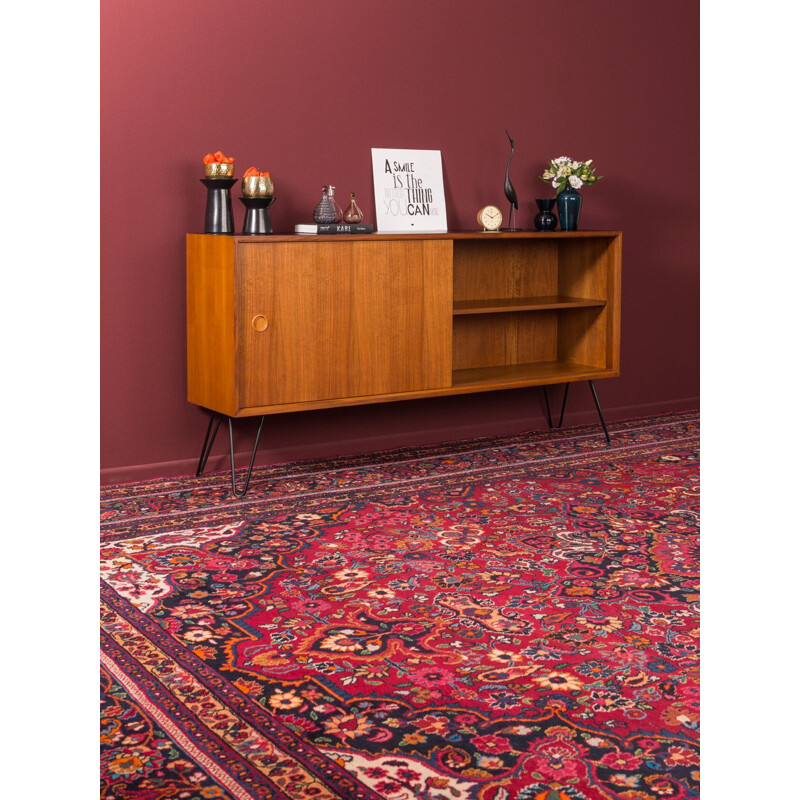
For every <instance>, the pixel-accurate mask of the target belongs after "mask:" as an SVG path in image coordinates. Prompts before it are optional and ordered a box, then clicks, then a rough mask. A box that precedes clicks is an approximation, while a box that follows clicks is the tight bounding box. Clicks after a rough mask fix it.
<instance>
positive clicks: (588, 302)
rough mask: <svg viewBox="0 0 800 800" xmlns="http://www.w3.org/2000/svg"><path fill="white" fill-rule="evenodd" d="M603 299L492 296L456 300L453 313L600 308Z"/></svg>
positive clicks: (498, 312) (553, 296)
mask: <svg viewBox="0 0 800 800" xmlns="http://www.w3.org/2000/svg"><path fill="white" fill-rule="evenodd" d="M605 304H606V301H605V300H593V299H589V298H585V297H567V296H563V295H550V296H547V297H516V298H504V297H500V298H493V299H489V300H456V301H454V302H453V314H502V313H507V312H511V311H554V310H556V309H560V308H592V307H594V306H596V307H599V308H602V307H603V306H604V305H605Z"/></svg>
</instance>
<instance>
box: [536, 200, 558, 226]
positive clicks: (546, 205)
mask: <svg viewBox="0 0 800 800" xmlns="http://www.w3.org/2000/svg"><path fill="white" fill-rule="evenodd" d="M555 204H556V201H555V200H554V199H553V198H552V197H547V198H544V199H539V200H536V205H537V206H538V208H539V213H538V214H537V215H536V216H535V217H534V218H533V227H534V228H536V230H537V231H545V232H547V231H554V230H555V229H556V226H557V225H558V220H557V219H556V215H555V214H554V213H553V206H554V205H555Z"/></svg>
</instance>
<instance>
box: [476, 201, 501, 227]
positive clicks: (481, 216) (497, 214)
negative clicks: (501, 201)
mask: <svg viewBox="0 0 800 800" xmlns="http://www.w3.org/2000/svg"><path fill="white" fill-rule="evenodd" d="M502 224H503V214H502V212H501V211H500V209H499V208H497V206H484V207H483V208H482V209H481V210H480V211H479V212H478V225H480V226H481V227H482V228H483V230H484V231H487V232H492V233H494V232H495V231H499V230H500V226H501V225H502Z"/></svg>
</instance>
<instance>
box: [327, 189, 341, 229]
mask: <svg viewBox="0 0 800 800" xmlns="http://www.w3.org/2000/svg"><path fill="white" fill-rule="evenodd" d="M335 188H336V187H335V186H329V187H328V200H330V201H331V205H332V206H333V212H334V214H336V218H335V219H334V220H333V221H334V222H335V223H336V224H337V225H338V224H339V223H340V222H341V221H342V209H341V206H340V205H339V204H338V203H337V202H336V198H335V197H334V196H333V190H334V189H335Z"/></svg>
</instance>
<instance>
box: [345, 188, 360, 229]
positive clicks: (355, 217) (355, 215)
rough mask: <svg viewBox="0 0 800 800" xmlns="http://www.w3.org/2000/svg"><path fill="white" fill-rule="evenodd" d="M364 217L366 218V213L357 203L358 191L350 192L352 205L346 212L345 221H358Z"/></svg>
mask: <svg viewBox="0 0 800 800" xmlns="http://www.w3.org/2000/svg"><path fill="white" fill-rule="evenodd" d="M362 219H364V214H363V212H362V211H361V209H360V208H359V207H358V206H357V205H356V193H355V192H350V205H349V206H348V207H347V210H346V211H345V212H344V221H345V222H348V223H356V222H361V220H362Z"/></svg>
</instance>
